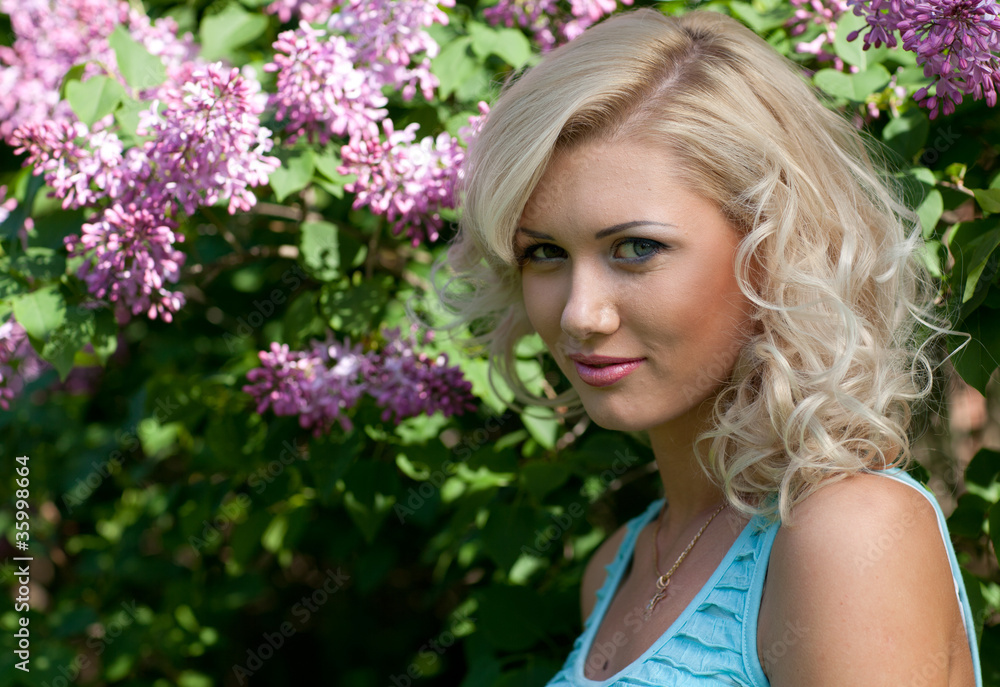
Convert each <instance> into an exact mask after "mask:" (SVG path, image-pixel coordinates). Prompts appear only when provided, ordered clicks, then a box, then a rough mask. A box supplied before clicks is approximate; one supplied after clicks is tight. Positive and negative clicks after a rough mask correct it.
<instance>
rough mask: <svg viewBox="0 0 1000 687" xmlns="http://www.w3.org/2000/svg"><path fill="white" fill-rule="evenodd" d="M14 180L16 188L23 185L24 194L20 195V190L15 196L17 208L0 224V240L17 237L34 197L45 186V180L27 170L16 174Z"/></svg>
mask: <svg viewBox="0 0 1000 687" xmlns="http://www.w3.org/2000/svg"><path fill="white" fill-rule="evenodd" d="M15 179H16V180H17V182H18V187H20V185H21V184H23V185H24V193H23V194H22V193H20V188H18V192H17V193H16V194H15V197H17V198H18V204H17V207H16V208H14V209H13V210H11V212H10V214H9V215H8V216H7V219H5V220H4V221H3V222H0V239H13V238H15V237H17V233H18V231H20V229H21V227H23V226H24V220H26V219H27V218H28V215H29V214H30V213H31V210H32V208H33V207H34V205H35V196H36V195H38V191H39V190H41V188H42V187H43V186H44V185H45V179H44V178H43V177H42V176H41V175H37V176H36V175H35V174H32V173H31V171H30V170H29V169H28V168H26V167H25V168H23V169H22V170H21V171H20V172H18V173H17V176H16V177H15Z"/></svg>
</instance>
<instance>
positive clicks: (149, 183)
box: [127, 62, 281, 214]
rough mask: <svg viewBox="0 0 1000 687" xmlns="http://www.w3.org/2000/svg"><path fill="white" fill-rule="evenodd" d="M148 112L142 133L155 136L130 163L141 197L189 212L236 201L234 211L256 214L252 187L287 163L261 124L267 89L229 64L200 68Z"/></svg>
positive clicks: (141, 125) (165, 92)
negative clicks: (278, 155)
mask: <svg viewBox="0 0 1000 687" xmlns="http://www.w3.org/2000/svg"><path fill="white" fill-rule="evenodd" d="M161 96H162V97H163V99H164V100H163V105H164V107H163V110H162V111H160V108H159V104H160V103H159V101H153V104H152V106H151V107H150V108H149V109H148V110H146V111H144V112H142V113H141V114H140V119H139V127H138V130H137V133H138V134H139V135H140V136H151V137H152V140H150V141H147V142H146V143H145V145H144V147H143V149H142V150H141V154H140V152H139V151H138V149H136V148H133V149H131V150H130V151H129V152H130V153H134V155H133V156H130V157H129V158H128V160H127V164H128V165H131V166H134V167H135V168H137V169H138V172H137V173H136V175H135V176H134V177H133V179H134V181H135V182H141V183H136V192H137V193H138V192H141V193H144V194H149V196H151V198H150V199H149V202H151V203H153V204H156V205H159V206H160V207H163V208H171V207H173V206H174V204H177V205H179V206H180V207H181V208H183V209H184V211H185V212H186V213H188V214H191V213H193V212H194V211H195V210H196V209H197V207H198V206H199V205H214V204H215V203H217V202H218V201H219V200H220V199H223V198H229V207H228V209H229V213H230V214H235V213H236V211H237V210H242V211H246V210H249V209H250V208H252V207H253V206H254V205H255V204H256V202H257V197H256V196H255V195H254V194H253V192H252V191H251V190H250V188H251V187H254V186H260V185H263V184H266V183H267V181H268V176H269V175H270V174H271V172H273V171H274V170H275V169H277V168H278V167H279V166H280V164H281V162H280V161H279V160H278V158H276V157H272V156H268V155H267V154H266V153H268V152H269V151H270V150H271V147H272V145H273V141H272V140H271V131H270V130H269V129H267V128H266V127H262V126H261V125H260V117H259V115H260V114H261V113H262V112H263V111H264V108H265V107H266V104H267V96H266V95H265V94H263V93H261V92H260V84H258V83H257V81H256V80H255V79H252V78H249V76H248V75H241V74H240V70H238V69H236V68H231V69H227V68H226V67H224V66H223V65H222V63H221V62H216V63H214V64H210V65H206V66H203V67H198V68H196V69H194V70H193V71H192V72H191V78H190V80H188V81H186V82H184V83H183V84H179V85H172V86H171V87H170V88H168V89H165V90H163V91H161Z"/></svg>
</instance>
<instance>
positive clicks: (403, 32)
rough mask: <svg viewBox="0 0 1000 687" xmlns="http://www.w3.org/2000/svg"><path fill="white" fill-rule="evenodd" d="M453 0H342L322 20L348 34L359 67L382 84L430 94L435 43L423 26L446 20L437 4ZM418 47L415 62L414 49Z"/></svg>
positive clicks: (407, 96) (409, 92) (409, 94)
mask: <svg viewBox="0 0 1000 687" xmlns="http://www.w3.org/2000/svg"><path fill="white" fill-rule="evenodd" d="M454 6H455V0H438V1H437V2H428V0H346V2H344V4H343V5H342V6H341V7H340V8H339V9H338V11H337V12H335V13H334V14H332V15H331V16H330V18H329V20H327V26H328V27H329V28H331V29H333V30H335V31H340V32H342V33H343V34H344V35H345V36H350V43H351V46H352V47H353V48H354V50H355V52H356V54H357V60H356V64H357V65H358V67H359V68H364V69H367V70H369V71H371V72H372V73H373V74H374V75H375V78H376V80H377V81H378V83H379V84H380V85H381V86H389V87H390V88H392V89H393V90H398V91H400V93H401V94H402V96H403V100H411V99H412V98H413V96H414V95H416V92H417V90H418V89H419V90H420V92H421V93H422V94H423V96H424V98H426V99H427V100H430V99H431V98H433V97H434V89H435V88H437V86H438V80H437V77H435V76H434V75H433V74H431V69H430V67H431V63H430V60H431V58H433V57H436V56H437V54H438V50H439V48H438V44H437V43H436V42H435V41H434V39H433V38H431V36H430V34H428V33H427V32H426V31H424V30H423V29H424V27H427V26H431V25H432V24H447V23H448V15H447V14H445V13H444V12H443V11H442V10H441V7H454ZM421 53H423V55H424V57H423V59H421V61H420V62H419V63H416V62H414V58H413V56H414V55H419V54H421Z"/></svg>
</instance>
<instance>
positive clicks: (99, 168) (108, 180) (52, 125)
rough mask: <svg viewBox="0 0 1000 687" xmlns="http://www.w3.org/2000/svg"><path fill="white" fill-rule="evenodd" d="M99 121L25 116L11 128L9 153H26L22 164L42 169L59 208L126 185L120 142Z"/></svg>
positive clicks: (103, 195)
mask: <svg viewBox="0 0 1000 687" xmlns="http://www.w3.org/2000/svg"><path fill="white" fill-rule="evenodd" d="M103 123H104V122H100V123H98V124H97V125H95V128H94V129H93V130H91V129H89V128H88V127H87V125H86V124H84V123H83V122H78V121H77V122H68V121H65V120H64V121H54V120H47V121H42V122H28V123H26V124H23V125H21V126H20V127H18V128H17V129H15V130H14V131H13V133H12V134H11V136H10V142H11V144H12V145H13V146H14V148H15V149H14V153H15V154H17V155H20V154H22V153H27V159H26V161H25V164H26V165H32V166H33V167H34V173H35V174H36V175H38V174H44V175H45V183H46V184H48V185H49V186H51V187H52V188H53V190H54V191H55V195H56V196H57V197H60V198H62V206H63V208H81V207H86V206H89V205H93V204H95V203H97V202H99V201H101V200H103V199H105V198H115V197H117V196H118V195H120V194H121V193H122V191H123V190H124V188H125V187H126V185H127V181H126V179H125V170H124V168H123V167H122V162H123V158H122V150H123V148H122V143H121V141H120V140H118V137H117V136H116V135H115V134H114V133H113V132H110V131H107V130H103V129H101V128H100V125H101V124H103Z"/></svg>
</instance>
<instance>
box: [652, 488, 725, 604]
mask: <svg viewBox="0 0 1000 687" xmlns="http://www.w3.org/2000/svg"><path fill="white" fill-rule="evenodd" d="M726 505H727V504H725V503H723V504H722V505H721V506H719V509H718V510H716V511H715V512H714V513H712V517H710V518H709V519H708V522H706V523H705V524H704V525H702V527H701V529H700V530H698V534H696V535H694V539H692V540H691V543H690V544H688V545H687V548H686V549H684V553H682V554H681V555H680V556H679V557H678V558H677V561H676V562H675V563H674V565H673V567H672V568H670V570H668V571H667V572H666V573H665V574H664V573H661V572H660V524H661V523H662V522H663V518H662V517H658V518H657V519H656V534H654V535H653V551H654V556H655V557H654V558H653V567H654V568H656V590H657V591H656V594H654V595H653V598H652V599H650V600H649V603H648V604H647V605H646V610H645V611H643V613H642V617H643V619H644V620H649V616H650V614H651V613H652V612H653V608H654V607H655V606H656V604H658V603H659V602H660V601H661V600H662V599H663V597H665V596H666V595H667V585H668V584H670V576H671V575H673V574H674V571H675V570H677V566H679V565H680V564H681V561H683V560H684V559H685V558H686V557H687V555H688V552H690V551H691V548H692V547H693V546H694V543H695V542H696V541H698V539H699V537H701V535H702V533H704V531H705V528H706V527H708V525H709V523H711V522H712V520H714V519H715V516H716V515H718V514H719V513H721V512H722V509H723V508H725V507H726Z"/></svg>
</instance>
